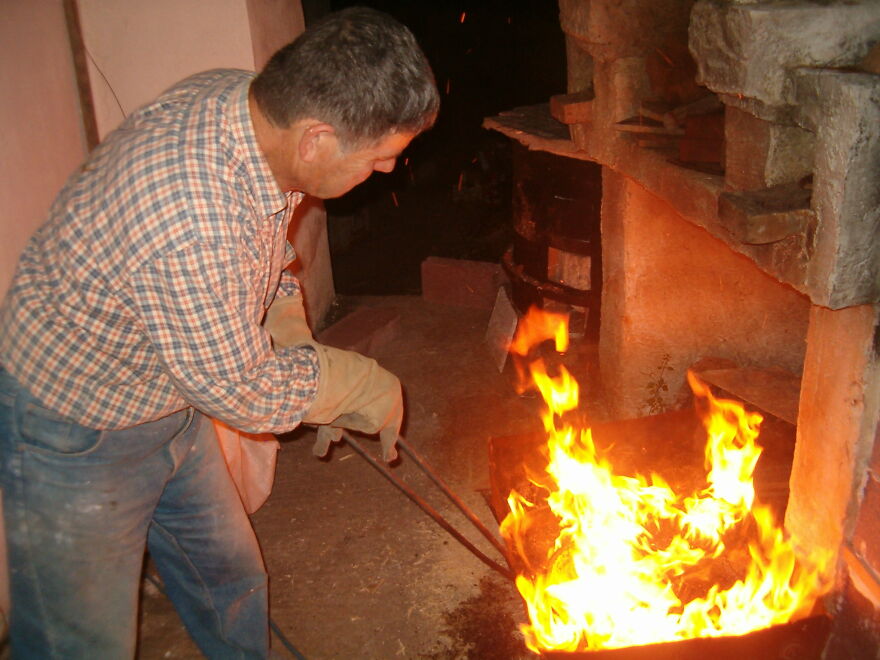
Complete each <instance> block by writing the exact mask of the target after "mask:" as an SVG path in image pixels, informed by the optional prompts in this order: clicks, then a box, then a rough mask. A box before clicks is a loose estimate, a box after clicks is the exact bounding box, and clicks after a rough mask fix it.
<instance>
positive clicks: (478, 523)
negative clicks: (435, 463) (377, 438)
mask: <svg viewBox="0 0 880 660" xmlns="http://www.w3.org/2000/svg"><path fill="white" fill-rule="evenodd" d="M397 446H398V447H399V448H400V449H402V450H403V452H404V453H405V454H407V455H408V456H409V457H410V458H411V459H413V461H415V464H416V465H418V466H419V467H420V468H421V469H422V472H424V473H425V474H426V475H428V478H429V479H430V480H431V481H433V482H434V483H435V484H436V485H437V487H438V488H439V489H440V490H442V491H443V494H444V495H446V497H448V498H449V500H450V501H451V502H452V503H453V504H454V505H455V506H457V507H458V510H459V511H461V512H462V513H463V514H464V515H465V516H466V517H467V519H468V520H470V521H471V523H473V525H474V527H476V528H477V529H478V530H480V533H481V534H482V535H483V536H485V537H486V539H487V540H488V541H489V543H491V544H492V545H493V546H495V549H496V550H497V551H498V552H500V553H501V556H502V557H504V558H505V559H507V558H508V557H507V548H506V547H504V544H503V543H502V542H501V541H500V540H498V537H497V536H495V535H494V534H493V533H492V532H491V531H490V530H489V528H488V527H486V526H485V525H484V524H483V521H482V520H480V519H479V518H477V516H476V514H475V513H474V512H473V511H471V510H470V508H468V506H467V504H465V503H464V502H463V501H462V499H461V498H460V497H459V496H458V495H456V494H455V493H453V492H452V490H451V489H450V488H449V486H447V485H446V482H444V481H443V479H441V478H440V475H438V474H437V472H436V471H434V470H433V469H432V468H431V466H430V465H428V463H427V461H425V459H424V458H422V456H421V455H420V454H419V453H418V452H417V451H416V450H415V449H413V448H412V447H410V445H409V443H408V442H406V441H405V440H404V439H403V438H398V439H397ZM508 563H510V562H508Z"/></svg>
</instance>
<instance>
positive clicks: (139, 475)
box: [0, 368, 269, 659]
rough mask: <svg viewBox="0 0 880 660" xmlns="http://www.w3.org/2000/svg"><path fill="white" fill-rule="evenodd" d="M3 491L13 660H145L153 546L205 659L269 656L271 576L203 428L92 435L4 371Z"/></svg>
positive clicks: (182, 422) (201, 424)
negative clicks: (144, 580)
mask: <svg viewBox="0 0 880 660" xmlns="http://www.w3.org/2000/svg"><path fill="white" fill-rule="evenodd" d="M0 486H2V489H3V511H4V515H5V522H6V536H7V543H8V551H9V568H10V589H11V599H12V612H11V613H10V614H11V617H10V639H11V645H12V652H13V657H20V658H65V659H70V658H102V659H104V658H132V657H134V652H135V643H136V639H137V607H138V590H139V586H140V576H141V570H142V566H143V557H144V549H145V546H146V547H148V548H149V552H150V555H151V556H152V558H153V560H154V561H155V564H156V567H157V569H158V571H159V574H160V575H161V577H162V579H163V581H164V583H165V589H166V591H167V593H168V596H169V597H170V599H171V601H172V602H173V603H174V606H175V608H176V609H177V612H178V613H179V615H180V617H181V619H183V622H184V624H185V625H186V627H187V630H188V631H189V633H190V635H191V636H192V638H193V639H194V640H195V642H196V643H197V644H198V646H199V648H200V649H201V650H202V652H203V653H204V654H205V655H206V656H207V657H209V658H265V657H266V656H267V655H268V645H269V625H268V624H269V616H268V580H267V575H266V571H265V568H264V566H263V560H262V557H261V554H260V549H259V546H258V545H257V540H256V537H255V536H254V532H253V528H252V527H251V524H250V520H249V519H248V517H247V514H246V513H245V511H244V508H243V506H242V504H241V500H240V499H239V496H238V494H237V492H236V490H235V486H234V485H233V483H232V480H231V477H230V476H229V472H228V470H227V469H226V465H225V463H224V460H223V455H222V453H221V452H220V448H219V445H218V444H217V441H216V439H215V437H214V430H213V428H212V427H211V423H210V420H209V419H207V418H206V417H205V416H204V415H202V414H200V413H198V412H195V411H194V410H192V409H187V410H183V411H180V412H177V413H174V414H172V415H168V416H167V417H164V418H162V419H159V420H157V421H154V422H149V423H146V424H140V425H138V426H135V427H132V428H129V429H124V430H120V431H99V430H95V429H90V428H86V427H84V426H80V425H79V424H75V423H73V422H70V421H69V420H66V419H64V418H62V417H60V416H59V415H57V414H56V413H54V412H52V411H51V410H47V409H46V408H44V407H43V406H41V405H40V403H39V402H38V401H37V400H36V399H34V398H33V397H32V396H31V395H30V394H29V393H28V391H27V390H26V389H25V388H23V387H22V386H20V385H19V384H18V383H17V381H16V380H15V379H14V378H12V377H11V376H10V375H9V374H8V373H7V372H6V371H4V370H3V369H2V368H0Z"/></svg>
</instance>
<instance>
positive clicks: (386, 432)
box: [266, 295, 403, 462]
mask: <svg viewBox="0 0 880 660" xmlns="http://www.w3.org/2000/svg"><path fill="white" fill-rule="evenodd" d="M266 329H268V330H269V333H270V334H271V335H272V339H273V341H274V342H275V345H276V347H279V348H285V347H288V346H311V347H312V348H313V349H314V350H315V353H316V354H317V356H318V365H319V369H320V377H319V381H318V392H317V394H316V396H315V400H314V401H313V402H312V405H311V407H310V408H309V410H308V412H307V413H306V416H305V417H304V418H303V422H305V423H306V424H318V425H319V427H318V441H317V442H316V443H315V446H314V448H313V449H312V452H313V453H314V454H315V455H317V456H324V455H326V454H327V451H328V449H329V448H330V443H331V442H337V441H338V440H339V439H340V438H341V437H342V429H351V430H353V431H360V432H362V433H370V434H372V433H378V434H379V439H380V442H381V445H382V457H383V459H384V460H385V461H387V462H391V461H393V460H394V459H395V458H397V449H396V446H395V445H396V443H397V436H398V435H399V434H400V425H401V424H402V422H403V396H402V393H401V387H400V381H399V380H398V379H397V377H396V376H394V375H393V374H392V373H391V372H389V371H387V370H385V369H383V368H382V367H380V366H379V364H378V363H377V362H376V361H375V360H373V359H370V358H368V357H364V356H363V355H361V354H359V353H355V352H354V351H346V350H342V349H339V348H333V347H332V346H324V345H323V344H319V343H317V342H316V341H315V340H314V339H313V338H312V333H311V331H310V330H309V327H308V324H307V323H306V320H305V310H304V309H303V305H302V298H301V297H300V296H298V295H294V296H286V297H283V298H278V299H277V300H275V301H274V302H273V303H272V305H271V306H270V307H269V311H268V313H267V314H266Z"/></svg>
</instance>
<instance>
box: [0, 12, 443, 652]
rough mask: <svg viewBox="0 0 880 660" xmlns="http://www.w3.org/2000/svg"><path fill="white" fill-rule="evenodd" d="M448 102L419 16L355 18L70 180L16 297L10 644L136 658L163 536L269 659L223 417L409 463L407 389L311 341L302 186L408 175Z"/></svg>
mask: <svg viewBox="0 0 880 660" xmlns="http://www.w3.org/2000/svg"><path fill="white" fill-rule="evenodd" d="M438 98H439V97H438V94H437V90H436V86H435V84H434V80H433V77H432V74H431V71H430V68H429V66H428V63H427V61H426V59H425V57H424V55H423V54H422V52H421V50H420V49H419V47H418V45H417V44H416V42H415V40H414V39H413V37H412V35H411V34H410V33H409V31H408V30H407V29H406V28H405V27H403V26H402V25H400V24H399V23H397V22H396V21H395V20H393V19H392V18H390V17H389V16H387V15H385V14H382V13H379V12H376V11H372V10H367V9H359V8H355V9H350V10H345V11H343V12H339V13H338V14H331V15H330V16H329V17H327V18H326V19H324V20H323V21H321V22H320V23H317V24H315V25H314V26H313V27H310V28H309V29H308V30H307V31H306V32H305V33H304V34H303V35H302V36H300V37H299V38H298V39H297V40H296V41H294V42H293V43H292V44H290V45H288V46H286V47H285V48H283V49H282V50H281V51H279V52H278V53H276V55H275V56H274V57H273V58H272V60H271V61H270V62H269V63H268V64H267V66H266V67H265V69H264V70H263V71H262V72H261V73H260V74H259V75H258V76H257V77H256V78H254V77H253V74H249V73H246V72H243V71H231V70H222V71H211V72H206V73H203V74H199V75H196V76H193V77H191V78H189V79H187V80H184V81H183V82H181V83H179V84H178V85H176V86H175V87H173V88H171V89H170V90H168V91H167V92H166V93H164V94H163V95H162V96H160V97H159V98H158V99H157V100H156V101H155V102H153V103H152V104H150V105H148V106H146V107H144V108H142V109H140V110H138V111H137V112H136V113H134V114H133V115H132V116H131V117H129V118H128V119H127V120H126V121H125V122H124V124H123V125H122V126H121V127H120V128H119V129H118V130H117V131H115V132H114V133H112V134H111V135H110V136H108V137H107V139H106V140H105V142H104V143H103V144H102V145H100V146H99V147H98V148H97V149H96V150H95V151H94V152H93V153H92V154H91V156H90V157H89V159H88V160H87V162H86V163H85V165H84V166H83V167H82V169H81V170H80V171H79V172H78V173H76V174H75V175H74V176H73V177H72V178H71V179H70V180H69V181H68V183H67V184H66V186H65V187H64V189H63V190H62V191H61V193H60V194H59V196H58V198H57V199H56V201H55V203H54V205H53V206H52V208H51V210H50V213H49V218H48V220H47V222H46V223H45V224H44V225H43V226H42V227H41V228H40V229H39V230H38V231H37V232H36V233H35V235H34V236H33V237H32V238H31V240H30V242H29V243H28V245H27V247H26V248H25V250H24V253H23V254H22V256H21V258H20V261H19V266H18V270H17V272H16V275H15V279H14V281H13V284H12V286H11V288H10V290H9V292H8V294H7V296H6V298H5V300H4V302H3V306H2V308H0V365H2V368H0V484H2V488H3V499H4V512H5V519H6V526H7V539H8V544H9V563H10V572H11V576H10V583H11V590H12V613H11V624H10V631H11V632H10V635H11V642H12V650H13V655H14V656H16V657H28V658H31V657H56V658H84V657H89V658H124V657H132V656H133V654H134V645H135V639H136V611H137V596H138V586H139V578H140V571H141V567H142V559H143V552H144V548H145V545H146V546H147V547H148V548H149V551H150V553H151V556H152V557H153V559H154V560H155V563H156V565H157V568H158V570H159V572H160V574H161V576H162V578H163V580H164V583H165V587H166V589H167V592H168V594H169V596H170V598H171V599H172V601H173V602H174V604H175V607H176V608H177V610H178V612H179V613H180V615H181V618H182V619H183V621H184V623H185V624H186V626H187V629H188V630H189V632H190V634H191V635H192V637H193V638H194V639H195V641H196V643H197V644H198V645H199V647H200V648H201V650H202V651H203V652H204V653H205V655H207V656H208V657H218V658H219V657H223V658H237V657H265V656H266V655H267V653H268V613H267V612H268V604H267V578H266V573H265V569H264V567H263V563H262V559H261V556H260V553H259V548H258V546H257V542H256V539H255V537H254V534H253V530H252V529H251V527H250V523H249V521H248V519H247V516H246V515H245V513H244V511H243V509H242V506H241V502H240V500H239V499H238V495H237V494H236V491H235V488H234V486H233V484H232V482H231V480H230V477H229V474H228V472H227V470H226V467H225V464H224V462H223V458H222V455H221V454H220V451H219V448H218V445H217V442H216V440H215V438H214V436H213V431H212V428H211V425H210V423H209V421H208V417H207V416H211V417H214V418H217V419H219V420H222V421H224V422H226V423H227V424H229V425H231V426H233V427H236V428H240V429H242V430H245V431H252V432H281V431H286V430H289V429H291V428H293V427H295V426H297V425H298V424H299V423H300V422H303V421H305V422H308V423H314V424H319V425H324V426H321V427H319V440H320V441H323V442H324V443H325V444H326V443H328V442H329V441H331V440H333V439H335V438H337V437H338V435H339V433H341V428H352V429H356V430H361V431H364V432H367V433H380V435H381V437H382V440H383V447H384V449H385V451H386V457H388V456H390V455H393V451H394V449H393V444H394V441H395V440H396V438H397V433H398V431H399V428H400V424H401V418H402V413H403V405H402V399H401V392H400V383H399V382H398V381H397V379H396V378H395V377H394V376H392V375H391V374H390V373H388V372H387V371H385V370H383V369H382V368H381V367H379V366H378V365H377V364H376V363H375V362H374V361H372V360H368V359H367V358H364V357H362V356H360V355H357V354H355V353H351V352H348V351H340V350H335V349H330V348H328V347H324V346H321V345H319V344H317V343H315V342H314V340H313V339H312V337H311V335H310V333H309V331H308V327H307V325H306V323H305V316H304V313H303V311H302V303H301V298H300V293H299V286H298V284H297V282H296V281H295V280H294V279H293V277H292V276H290V274H289V273H287V272H286V271H285V272H283V273H282V268H283V266H284V265H285V264H286V263H287V262H288V261H289V260H290V258H291V256H292V255H291V251H290V248H289V246H288V245H287V243H286V241H285V236H286V231H287V225H288V221H289V218H290V215H291V212H292V210H293V209H294V208H295V207H296V205H297V204H298V203H299V201H300V199H301V198H302V196H303V194H311V195H316V196H318V197H335V196H338V195H342V194H343V193H345V192H346V191H348V190H349V189H351V188H352V187H353V186H355V185H357V184H358V183H360V182H362V181H363V180H365V179H366V178H367V177H369V176H370V174H371V173H372V172H374V171H379V172H389V171H391V169H392V168H393V167H394V163H395V159H396V157H397V156H398V155H399V154H400V152H401V151H402V150H403V149H404V148H405V147H406V146H407V144H408V143H409V142H410V140H411V139H412V138H413V137H414V136H415V135H417V134H418V133H420V132H421V131H423V130H425V129H426V128H428V127H429V126H430V125H431V124H432V123H433V121H434V117H435V116H436V113H437V109H438V104H439V102H438ZM267 309H268V314H267ZM267 317H268V319H267V320H266V321H265V325H264V319H266V318H267Z"/></svg>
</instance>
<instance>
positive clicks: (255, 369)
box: [129, 244, 318, 433]
mask: <svg viewBox="0 0 880 660" xmlns="http://www.w3.org/2000/svg"><path fill="white" fill-rule="evenodd" d="M246 272H247V268H245V267H243V262H242V258H241V256H240V255H239V254H237V253H236V252H235V251H233V250H231V249H229V248H223V247H220V248H218V247H217V246H208V245H202V244H195V245H191V246H189V247H186V248H184V249H180V250H178V251H175V252H171V253H166V254H164V255H163V256H161V257H159V258H156V259H153V260H151V261H149V262H147V263H145V264H143V265H142V266H141V267H140V268H139V269H138V270H137V271H135V272H134V273H133V275H132V277H131V285H130V292H129V294H130V296H131V300H132V301H133V304H134V305H135V307H136V308H137V310H138V312H139V316H140V318H141V319H142V322H143V324H144V326H145V327H144V331H145V332H146V334H147V336H148V337H149V339H150V341H151V342H152V344H153V346H154V347H155V350H156V352H157V354H158V356H159V358H160V360H161V361H162V363H163V366H164V368H165V370H166V372H167V373H168V374H169V375H170V377H171V379H172V381H173V382H174V384H175V387H176V388H177V389H178V390H179V391H180V392H181V394H182V395H183V396H184V398H186V399H187V401H188V402H189V403H190V404H191V405H193V406H194V407H196V408H198V409H200V410H201V411H203V412H205V413H206V414H208V415H210V416H212V417H215V418H217V419H220V420H222V421H224V422H226V423H227V424H229V425H230V426H232V427H234V428H239V429H241V430H243V431H249V432H276V433H277V432H283V431H287V430H290V429H291V428H293V427H295V426H296V425H297V424H298V423H299V422H300V420H301V419H302V417H303V415H304V414H305V411H306V410H307V408H308V406H309V405H310V404H311V401H312V400H313V399H314V396H315V392H316V388H317V382H318V364H317V358H316V356H315V354H314V351H313V350H312V349H310V348H300V349H290V350H285V351H279V352H277V353H276V352H274V351H273V349H272V346H271V340H270V336H269V333H268V332H267V331H266V330H265V329H264V328H263V327H262V326H261V325H260V322H261V317H262V295H260V294H259V293H258V292H257V291H255V290H254V289H253V287H252V285H251V284H250V283H249V279H248V278H247V277H244V276H243V273H246Z"/></svg>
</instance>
